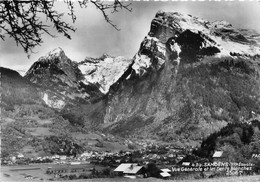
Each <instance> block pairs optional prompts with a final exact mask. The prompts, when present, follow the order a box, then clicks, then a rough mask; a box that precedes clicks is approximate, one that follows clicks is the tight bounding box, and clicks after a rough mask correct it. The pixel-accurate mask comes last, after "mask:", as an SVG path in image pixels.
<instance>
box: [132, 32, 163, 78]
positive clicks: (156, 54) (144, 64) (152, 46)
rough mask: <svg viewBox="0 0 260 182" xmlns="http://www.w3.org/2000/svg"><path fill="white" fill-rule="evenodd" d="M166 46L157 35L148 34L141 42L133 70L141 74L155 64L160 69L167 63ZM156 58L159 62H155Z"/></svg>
mask: <svg viewBox="0 0 260 182" xmlns="http://www.w3.org/2000/svg"><path fill="white" fill-rule="evenodd" d="M165 54H166V46H165V44H163V43H161V42H160V41H159V39H157V38H156V37H151V36H146V37H145V38H144V40H143V42H142V43H141V47H140V50H139V51H138V53H137V54H136V55H135V56H134V64H133V65H132V68H133V70H134V71H135V73H136V74H137V75H139V76H142V75H143V74H145V73H146V71H147V69H148V68H150V67H152V66H153V65H154V67H155V69H157V70H158V69H160V68H161V66H162V65H163V64H164V63H165ZM155 59H156V61H157V63H156V64H153V62H154V60H155Z"/></svg>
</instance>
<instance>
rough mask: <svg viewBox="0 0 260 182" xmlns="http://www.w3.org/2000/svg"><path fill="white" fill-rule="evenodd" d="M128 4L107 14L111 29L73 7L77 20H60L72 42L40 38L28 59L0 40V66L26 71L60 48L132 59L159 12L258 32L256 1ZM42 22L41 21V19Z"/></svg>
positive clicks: (79, 56) (96, 15) (92, 12)
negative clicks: (71, 29) (69, 26)
mask: <svg viewBox="0 0 260 182" xmlns="http://www.w3.org/2000/svg"><path fill="white" fill-rule="evenodd" d="M55 3H56V4H55V5H56V6H55V8H56V9H57V10H58V11H59V12H65V14H66V12H67V8H66V5H65V4H64V3H63V2H62V1H58V2H55ZM125 3H132V5H131V8H132V12H128V11H125V10H124V11H119V12H118V13H113V14H110V15H109V16H110V19H111V20H112V21H113V23H114V24H116V25H117V26H118V28H120V31H117V30H115V29H114V28H113V27H112V26H111V25H109V24H108V23H107V22H105V20H104V17H103V15H102V13H101V12H100V11H98V10H97V9H96V8H95V7H94V6H93V5H91V4H89V5H88V7H87V8H83V9H82V8H80V7H79V6H77V5H75V10H76V16H77V20H76V22H75V23H74V24H73V23H72V21H71V20H70V19H69V17H68V16H64V20H65V21H67V22H69V23H71V24H72V25H73V26H74V27H75V28H76V29H77V30H76V32H70V35H71V37H72V39H71V40H70V39H67V38H66V37H64V36H63V35H61V34H58V33H55V32H54V31H53V29H50V31H51V32H52V33H54V34H55V35H56V36H57V37H56V38H52V37H50V36H48V35H44V36H43V41H44V43H42V44H41V46H38V47H35V48H34V49H33V51H34V52H35V53H33V54H31V56H30V58H28V57H27V54H26V53H25V52H24V51H23V49H22V48H21V47H20V46H17V45H16V43H15V42H14V40H12V39H8V38H7V39H6V40H5V41H2V40H0V66H2V67H7V68H11V69H14V70H18V71H21V72H20V73H21V74H24V73H25V72H24V71H27V70H28V69H29V68H30V66H31V65H32V64H33V63H34V62H35V61H37V60H38V59H39V58H40V57H41V56H44V55H46V54H47V53H48V52H49V51H51V50H53V49H55V48H57V47H61V48H62V49H63V50H64V51H65V54H66V55H67V56H68V57H69V58H70V59H71V60H73V61H77V62H79V61H82V60H84V58H85V57H100V56H101V55H102V54H103V53H107V54H109V55H113V56H124V57H126V58H132V57H133V56H134V55H135V54H136V53H137V51H138V49H139V46H140V43H141V42H142V40H143V38H144V37H145V36H146V35H147V33H148V32H149V29H150V24H151V21H152V19H153V18H154V16H155V14H156V12H157V11H159V10H163V11H167V12H180V13H186V14H191V15H193V16H197V17H200V18H203V19H205V20H209V21H215V20H226V21H228V22H230V23H231V24H232V25H233V26H234V27H236V28H247V29H257V30H260V21H259V20H260V2H257V1H253V2H250V1H245V2H243V1H242V2H239V1H228V2H227V1H224V0H223V1H202V2H200V1H195V2H194V1H188V2H183V1H175V2H174V1H167V2H162V1H156V2H154V1H153V2H149V1H146V2H145V1H142V2H141V1H139V2H137V1H134V2H132V1H128V2H125ZM44 20H45V19H44Z"/></svg>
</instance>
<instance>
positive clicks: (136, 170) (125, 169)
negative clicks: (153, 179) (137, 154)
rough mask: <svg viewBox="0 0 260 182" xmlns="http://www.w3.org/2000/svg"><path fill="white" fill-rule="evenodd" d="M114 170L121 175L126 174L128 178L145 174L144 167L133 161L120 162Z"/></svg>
mask: <svg viewBox="0 0 260 182" xmlns="http://www.w3.org/2000/svg"><path fill="white" fill-rule="evenodd" d="M114 172H117V173H118V174H119V175H124V176H125V177H127V178H131V179H132V178H136V177H141V176H142V174H144V167H143V166H139V165H137V164H133V163H123V164H120V165H119V166H118V167H117V168H116V169H115V170H114Z"/></svg>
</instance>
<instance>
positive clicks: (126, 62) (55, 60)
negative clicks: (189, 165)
mask: <svg viewBox="0 0 260 182" xmlns="http://www.w3.org/2000/svg"><path fill="white" fill-rule="evenodd" d="M259 37H260V34H257V33H256V32H253V31H252V32H251V31H246V30H240V29H236V28H234V27H233V26H232V25H231V24H230V23H228V22H225V21H216V22H209V21H207V20H204V19H200V18H196V17H193V16H191V15H185V14H180V13H176V12H175V13H171V12H162V11H159V12H157V13H156V15H155V18H154V19H153V20H152V22H151V27H150V31H149V32H148V34H147V36H145V38H144V40H143V41H142V42H141V44H140V47H139V50H138V52H137V53H136V55H134V57H133V59H125V58H123V57H121V56H110V55H107V54H104V55H102V56H101V57H100V58H90V57H86V58H85V59H84V60H83V61H81V62H73V61H71V59H70V58H68V57H67V56H66V55H65V52H64V51H63V50H62V49H61V48H57V49H55V50H53V51H51V52H49V53H48V54H47V55H46V56H43V57H41V58H39V60H38V61H36V62H35V63H34V64H33V65H32V67H31V68H30V69H29V70H28V72H27V74H26V76H25V78H26V79H29V80H30V81H31V82H32V83H36V84H39V85H41V86H42V87H44V88H45V89H47V90H52V91H56V92H57V95H55V98H56V100H55V98H54V99H53V96H51V95H49V94H48V92H47V93H44V95H43V98H44V101H45V103H46V104H47V105H49V107H55V108H58V109H59V110H60V111H61V112H65V115H66V117H68V116H69V117H68V118H73V117H76V116H77V117H81V116H82V118H81V119H79V120H80V122H79V123H80V124H82V125H86V126H87V125H89V127H91V126H92V125H95V128H96V129H98V130H101V131H104V132H108V133H113V134H116V135H119V136H124V137H136V138H152V139H156V140H165V141H183V143H192V145H196V144H198V143H199V142H200V141H201V139H202V138H205V137H206V136H208V135H210V134H211V133H213V132H215V131H217V130H219V129H220V128H222V127H224V126H226V125H227V124H228V123H230V122H245V121H246V120H248V119H250V118H252V117H253V115H259V114H260V109H259V107H258V105H259V102H260V95H259V93H260V87H259V85H260V82H259V73H260V68H259V63H260V62H259V57H260V56H259V54H260V46H259V41H258V38H259ZM59 102H60V103H62V104H58V106H55V103H59ZM79 103H80V104H79ZM81 104H82V105H81ZM59 105H60V106H59ZM70 107H71V108H70ZM70 112H73V114H72V115H71V114H70ZM80 112H82V113H80ZM83 112H84V113H83ZM252 113H254V114H252Z"/></svg>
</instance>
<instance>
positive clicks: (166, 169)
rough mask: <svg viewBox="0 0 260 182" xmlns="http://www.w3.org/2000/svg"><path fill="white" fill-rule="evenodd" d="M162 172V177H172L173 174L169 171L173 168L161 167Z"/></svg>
mask: <svg viewBox="0 0 260 182" xmlns="http://www.w3.org/2000/svg"><path fill="white" fill-rule="evenodd" d="M161 171H162V172H161V173H160V176H161V177H162V178H169V177H171V174H170V173H169V172H171V170H170V169H168V168H165V169H161Z"/></svg>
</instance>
